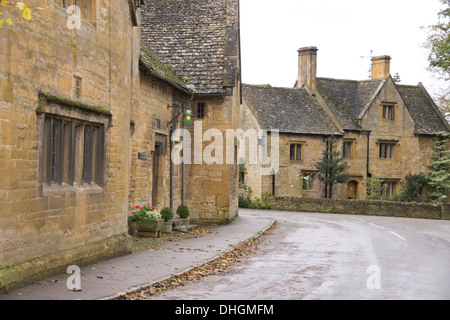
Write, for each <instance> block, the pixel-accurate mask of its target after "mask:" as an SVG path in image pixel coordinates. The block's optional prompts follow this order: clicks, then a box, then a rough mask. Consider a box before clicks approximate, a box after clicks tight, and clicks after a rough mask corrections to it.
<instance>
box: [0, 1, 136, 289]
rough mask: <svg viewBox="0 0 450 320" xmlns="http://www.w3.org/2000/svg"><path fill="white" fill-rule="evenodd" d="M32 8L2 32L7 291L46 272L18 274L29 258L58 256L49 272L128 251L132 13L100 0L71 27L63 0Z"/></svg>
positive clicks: (0, 230) (2, 217)
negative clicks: (30, 14) (30, 15)
mask: <svg viewBox="0 0 450 320" xmlns="http://www.w3.org/2000/svg"><path fill="white" fill-rule="evenodd" d="M31 9H32V11H33V18H32V19H31V20H30V21H25V20H23V19H21V18H20V16H19V14H16V13H14V12H13V11H12V10H11V11H8V13H10V14H11V15H12V16H13V19H14V21H15V23H14V25H13V26H11V27H9V28H3V29H2V32H1V37H0V65H1V70H0V137H1V141H0V142H1V143H0V154H1V156H0V176H1V181H2V182H1V184H0V270H1V272H0V291H3V290H5V289H8V288H12V287H14V286H16V285H17V284H18V283H19V282H27V281H29V280H30V278H29V277H33V278H34V277H38V275H39V273H40V271H39V270H38V269H39V268H37V269H35V270H34V272H31V275H30V272H23V273H22V274H20V273H19V274H16V273H14V270H16V271H17V270H22V271H23V266H24V265H25V266H27V265H28V269H30V268H31V269H32V266H31V267H30V264H27V262H28V261H34V262H35V264H36V263H39V261H40V260H42V259H44V260H45V257H49V256H53V257H55V255H56V256H58V258H57V259H56V258H55V259H50V260H47V264H46V265H45V268H44V269H45V270H41V271H42V272H43V273H42V274H44V273H47V274H48V273H51V272H52V270H57V269H58V268H60V267H61V266H62V265H66V264H70V263H74V262H76V261H78V262H80V261H86V260H91V261H92V259H94V258H99V257H106V256H111V254H112V253H114V254H123V253H125V252H129V250H130V246H129V244H130V241H129V238H128V237H127V225H126V221H127V207H128V177H129V150H130V149H129V145H130V138H131V136H130V110H131V108H130V106H131V103H132V100H131V95H130V92H131V90H132V88H131V85H132V77H133V75H132V73H131V67H130V65H131V59H132V52H131V48H132V38H133V22H132V20H133V19H132V14H133V12H132V11H130V7H129V5H128V3H127V2H125V1H109V2H104V1H96V3H95V6H94V7H91V9H92V10H93V11H92V12H91V13H92V15H91V16H90V18H91V19H90V20H89V21H87V20H82V21H81V26H80V29H74V30H70V29H69V28H68V27H67V20H68V17H69V15H68V14H67V13H66V9H65V8H63V7H61V6H60V5H59V2H58V1H50V0H46V1H40V2H39V8H36V7H32V8H31ZM83 129H84V132H83ZM83 144H84V145H83ZM83 159H84V160H83ZM83 164H84V165H83ZM127 239H128V240H127ZM85 246H91V249H90V250H84V251H83V250H77V249H76V248H82V247H85ZM113 248H115V249H113ZM74 250H75V251H76V252H77V253H76V254H75V253H74V252H75V251H74ZM86 255H92V256H90V257H89V259H87V258H88V256H86ZM36 261H37V262H36ZM24 263H25V264H24ZM21 266H22V267H21ZM8 270H9V271H8ZM14 274H16V276H19V277H20V279H17V277H15V276H14Z"/></svg>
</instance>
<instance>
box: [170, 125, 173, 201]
mask: <svg viewBox="0 0 450 320" xmlns="http://www.w3.org/2000/svg"><path fill="white" fill-rule="evenodd" d="M173 131H174V128H173V126H170V139H169V141H170V148H169V149H170V157H171V159H170V208H171V209H172V210H173V161H172V149H173V141H172V134H173Z"/></svg>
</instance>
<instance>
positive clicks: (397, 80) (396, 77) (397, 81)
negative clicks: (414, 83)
mask: <svg viewBox="0 0 450 320" xmlns="http://www.w3.org/2000/svg"><path fill="white" fill-rule="evenodd" d="M392 80H394V82H395V83H400V82H402V79H400V75H399V74H398V72H396V73H395V74H394V76H393V77H392Z"/></svg>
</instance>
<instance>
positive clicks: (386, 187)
mask: <svg viewBox="0 0 450 320" xmlns="http://www.w3.org/2000/svg"><path fill="white" fill-rule="evenodd" d="M396 189H397V181H391V180H385V181H383V182H382V183H381V196H382V197H393V196H395V195H396V194H397V191H396Z"/></svg>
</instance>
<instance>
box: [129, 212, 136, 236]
mask: <svg viewBox="0 0 450 320" xmlns="http://www.w3.org/2000/svg"><path fill="white" fill-rule="evenodd" d="M135 233H136V222H134V221H133V220H131V216H129V217H128V234H129V235H131V236H132V235H134V234H135Z"/></svg>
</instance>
